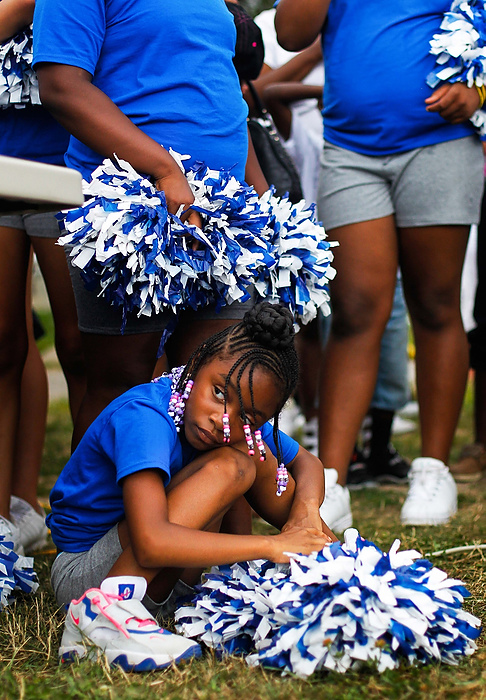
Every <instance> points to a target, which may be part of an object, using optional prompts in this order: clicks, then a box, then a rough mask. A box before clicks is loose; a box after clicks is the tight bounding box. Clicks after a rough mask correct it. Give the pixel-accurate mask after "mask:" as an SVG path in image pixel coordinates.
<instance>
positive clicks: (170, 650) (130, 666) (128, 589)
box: [59, 576, 201, 671]
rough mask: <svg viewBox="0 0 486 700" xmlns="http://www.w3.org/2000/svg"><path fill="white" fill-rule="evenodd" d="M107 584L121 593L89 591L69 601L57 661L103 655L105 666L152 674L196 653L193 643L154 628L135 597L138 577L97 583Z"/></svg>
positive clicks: (198, 650) (196, 648) (199, 652)
mask: <svg viewBox="0 0 486 700" xmlns="http://www.w3.org/2000/svg"><path fill="white" fill-rule="evenodd" d="M122 579H123V582H122V583H120V581H121V580H122ZM113 580H115V581H117V580H118V581H117V586H118V590H119V591H120V592H121V593H122V595H115V594H113V593H109V592H107V591H103V590H101V589H98V588H90V589H89V590H88V591H86V593H85V594H84V595H83V596H82V597H81V598H80V599H79V600H73V601H72V602H71V604H70V606H69V609H68V612H67V617H66V623H65V627H64V633H63V635H62V640H61V646H60V647H59V656H60V659H61V663H65V662H69V661H72V660H73V659H74V658H75V657H76V656H79V657H83V656H86V655H87V656H88V657H89V658H95V659H96V658H97V656H98V654H99V653H100V652H103V653H104V655H105V656H106V658H107V660H108V662H109V663H110V664H113V665H118V666H121V667H122V668H123V669H124V670H125V671H152V670H154V669H161V668H165V667H167V666H170V665H171V664H172V663H177V662H179V661H182V660H185V659H190V658H192V657H195V656H200V655H201V647H200V646H199V644H197V643H196V642H194V641H192V640H189V639H186V638H185V637H182V636H180V635H178V634H172V632H169V631H168V630H165V629H162V627H159V625H158V624H157V622H156V620H155V618H154V617H152V615H151V614H150V613H149V612H148V610H147V609H146V608H145V607H144V605H143V604H142V602H141V600H140V599H139V598H142V597H143V593H144V591H143V592H141V591H140V590H137V589H140V585H139V582H140V577H138V576H137V577H134V576H127V577H114V578H113V579H105V581H104V582H103V583H102V584H101V585H102V586H103V585H104V584H105V583H109V582H110V581H111V582H113ZM142 581H143V583H145V580H144V579H142ZM107 587H108V588H112V586H110V585H109V586H107ZM105 588H106V586H105ZM143 588H146V585H145V586H144V587H143ZM134 595H135V596H136V597H132V596H134Z"/></svg>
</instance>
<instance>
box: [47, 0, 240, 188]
mask: <svg viewBox="0 0 486 700" xmlns="http://www.w3.org/2000/svg"><path fill="white" fill-rule="evenodd" d="M235 42H236V29H235V25H234V22H233V17H232V15H231V14H230V12H229V11H228V10H227V8H226V6H225V3H224V0H204V2H202V0H123V1H122V0H76V1H75V2H66V0H37V2H36V4H35V14H34V65H35V64H37V63H39V62H44V61H47V62H53V63H61V64H65V65H71V66H77V67H79V68H83V69H84V70H86V71H88V72H89V73H90V74H91V75H92V76H93V84H94V85H95V86H97V87H98V88H99V89H100V90H102V91H103V92H104V93H105V94H106V95H108V97H110V98H111V100H112V101H113V102H114V103H115V104H116V105H117V106H118V107H119V109H120V110H121V111H122V112H124V114H126V115H127V116H128V117H129V118H130V119H131V121H132V122H134V123H135V124H136V125H137V126H138V127H139V128H140V129H141V130H142V131H144V132H145V133H146V134H148V135H149V136H150V137H152V138H153V139H155V140H156V141H157V142H158V143H161V144H162V145H163V146H164V147H165V148H169V147H172V148H173V149H175V150H176V151H178V152H179V153H182V154H189V155H191V156H192V157H193V159H194V160H199V161H203V162H205V163H206V164H207V165H208V166H209V167H211V168H216V169H220V168H225V169H230V168H233V166H234V170H233V171H232V172H233V174H234V175H235V177H237V178H238V179H240V180H243V179H244V171H245V164H246V158H247V151H248V143H247V127H246V116H247V112H248V110H247V106H246V103H245V101H244V100H243V97H242V94H241V89H240V85H239V81H238V76H237V75H236V70H235V68H234V66H233V61H232V58H233V54H234V49H235ZM102 160H103V158H102V157H101V156H100V155H99V154H97V153H95V152H94V151H92V150H91V149H89V148H88V147H87V146H85V145H84V144H82V143H81V142H80V141H78V140H77V139H75V138H71V141H70V144H69V149H68V153H67V159H66V162H67V163H68V164H69V165H71V166H72V167H75V168H76V169H78V170H80V171H81V172H82V174H83V176H84V177H87V176H88V175H89V174H90V173H91V172H92V171H93V170H94V168H95V167H96V166H97V165H99V163H100V162H101V161H102Z"/></svg>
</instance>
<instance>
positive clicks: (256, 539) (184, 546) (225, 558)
mask: <svg viewBox="0 0 486 700" xmlns="http://www.w3.org/2000/svg"><path fill="white" fill-rule="evenodd" d="M173 493H175V491H174V492H173ZM123 501H124V506H125V514H126V521H127V526H128V532H129V537H130V544H131V547H132V550H133V554H134V556H135V559H136V561H137V563H138V565H139V566H140V567H142V568H148V569H158V568H162V567H178V568H181V567H182V568H187V567H207V566H212V565H217V564H231V563H234V562H236V561H245V560H249V559H260V558H263V559H270V560H271V561H275V562H286V561H288V557H287V556H286V555H285V554H284V552H286V551H287V552H289V551H290V552H303V553H310V552H312V551H315V550H317V549H321V548H322V547H323V546H324V545H326V544H328V543H329V538H328V537H327V536H326V535H324V533H323V532H322V531H320V532H319V531H318V530H316V529H312V528H307V529H300V530H292V531H291V532H288V533H282V534H280V535H274V536H264V535H260V536H257V535H247V536H246V535H226V534H220V533H218V532H209V531H205V530H206V529H209V528H211V527H213V526H214V523H212V522H206V521H204V506H205V504H202V505H201V504H194V503H187V502H186V503H183V504H181V505H180V506H179V507H178V504H177V503H175V504H173V505H172V506H171V521H169V506H168V502H167V497H166V493H165V489H164V486H163V484H162V479H161V476H160V473H159V472H158V470H151V469H146V470H143V471H140V472H136V473H134V474H132V475H130V476H127V477H126V478H125V479H124V481H123ZM180 519H184V520H185V522H186V523H188V524H189V526H185V525H182V524H181V523H180V522H177V520H180Z"/></svg>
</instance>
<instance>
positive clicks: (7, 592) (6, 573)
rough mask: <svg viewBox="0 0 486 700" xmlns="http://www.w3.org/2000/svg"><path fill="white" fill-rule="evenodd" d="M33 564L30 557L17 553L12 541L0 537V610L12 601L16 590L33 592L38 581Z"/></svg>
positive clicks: (37, 585)
mask: <svg viewBox="0 0 486 700" xmlns="http://www.w3.org/2000/svg"><path fill="white" fill-rule="evenodd" d="M33 564H34V560H33V559H32V557H22V556H20V555H18V554H17V553H16V552H14V551H13V543H12V542H9V541H8V540H6V539H5V537H3V536H1V537H0V610H2V609H3V608H4V607H5V606H6V605H9V603H11V602H12V600H13V598H14V595H15V592H16V591H22V592H23V593H35V591H36V590H37V588H38V587H39V583H38V582H37V575H36V573H35V571H34V569H33V568H32V567H33Z"/></svg>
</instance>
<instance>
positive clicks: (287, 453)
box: [261, 422, 300, 464]
mask: <svg viewBox="0 0 486 700" xmlns="http://www.w3.org/2000/svg"><path fill="white" fill-rule="evenodd" d="M261 431H262V438H263V442H265V443H266V444H267V445H268V447H269V448H270V451H271V452H272V454H273V455H274V456H275V457H276V456H277V447H276V445H275V440H274V439H273V425H272V424H271V423H268V422H267V423H264V424H263V425H262V428H261ZM278 434H279V436H280V444H281V447H282V458H283V461H284V464H288V463H289V462H291V461H292V460H293V459H294V458H295V457H296V456H297V452H298V451H299V447H300V445H299V443H298V442H296V440H294V439H293V438H291V437H289V436H288V435H286V433H283V432H282V431H281V430H279V431H278Z"/></svg>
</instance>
